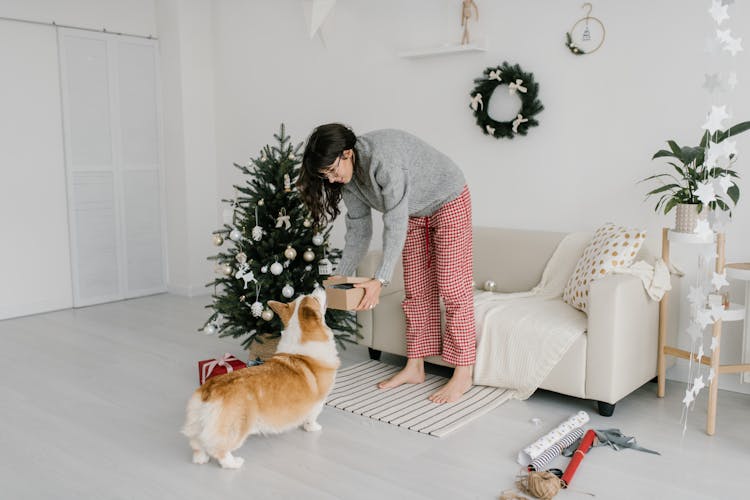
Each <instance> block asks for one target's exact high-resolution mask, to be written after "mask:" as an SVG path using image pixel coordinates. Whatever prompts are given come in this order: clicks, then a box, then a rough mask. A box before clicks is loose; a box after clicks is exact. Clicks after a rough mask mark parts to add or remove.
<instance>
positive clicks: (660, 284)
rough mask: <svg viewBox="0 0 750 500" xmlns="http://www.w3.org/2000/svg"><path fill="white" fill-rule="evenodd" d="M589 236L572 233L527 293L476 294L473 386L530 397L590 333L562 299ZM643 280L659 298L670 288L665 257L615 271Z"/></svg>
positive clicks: (580, 315)
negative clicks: (504, 389) (508, 391)
mask: <svg viewBox="0 0 750 500" xmlns="http://www.w3.org/2000/svg"><path fill="white" fill-rule="evenodd" d="M590 241H591V233H570V234H568V235H566V236H565V237H564V238H563V240H562V241H561V242H560V243H559V245H558V246H557V248H556V249H555V252H554V253H553V254H552V257H550V259H549V261H548V262H547V265H546V267H545V268H544V272H543V273H542V279H541V281H540V282H539V284H538V285H537V286H535V287H534V288H533V289H531V290H529V291H526V292H515V293H492V292H476V293H475V295H474V314H475V317H476V321H477V344H478V345H477V359H476V364H475V366H474V383H475V384H478V385H489V386H495V387H506V388H508V389H512V390H514V395H513V397H515V398H517V399H526V398H528V397H529V396H531V394H533V393H534V391H535V390H536V389H537V388H538V387H539V385H540V384H541V383H542V382H543V381H544V379H545V378H546V377H547V375H549V372H550V371H551V370H552V368H554V367H555V365H557V363H558V362H559V361H560V359H562V357H563V356H564V355H565V353H566V352H567V351H568V349H570V346H572V345H573V343H574V342H575V341H576V340H577V339H578V337H580V336H581V335H582V334H584V333H585V332H586V327H587V324H588V318H587V317H586V314H585V313H583V312H581V311H579V310H577V309H574V308H573V307H571V306H569V305H568V304H566V303H564V302H563V301H562V299H561V297H562V293H563V290H564V289H565V285H566V284H567V282H568V279H569V278H570V275H571V274H573V271H574V270H575V267H576V264H577V263H578V259H579V258H580V257H581V255H583V251H584V250H585V249H586V246H587V245H588V244H589V243H590ZM615 272H617V273H623V274H631V275H634V276H636V277H638V278H640V279H641V281H642V282H643V286H644V288H645V289H646V292H647V293H648V294H649V296H650V297H651V298H652V299H653V300H659V299H661V297H662V296H663V295H664V292H665V291H667V290H669V289H670V280H669V270H668V269H667V267H666V265H665V264H664V262H663V261H662V260H661V259H657V261H656V262H655V263H654V266H651V265H650V264H648V263H646V262H644V261H639V262H636V263H634V264H633V265H632V266H631V267H629V268H621V269H617V270H615Z"/></svg>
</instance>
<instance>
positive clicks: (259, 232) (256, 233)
mask: <svg viewBox="0 0 750 500" xmlns="http://www.w3.org/2000/svg"><path fill="white" fill-rule="evenodd" d="M250 234H251V235H252V237H253V239H254V240H255V241H260V239H261V238H262V237H263V228H262V227H260V226H255V227H254V228H253V230H252V231H251V232H250Z"/></svg>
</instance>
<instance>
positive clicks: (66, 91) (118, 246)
mask: <svg viewBox="0 0 750 500" xmlns="http://www.w3.org/2000/svg"><path fill="white" fill-rule="evenodd" d="M59 43H60V68H61V82H62V97H63V123H64V127H63V128H64V133H65V149H66V151H65V158H66V171H67V178H68V211H69V219H70V236H71V260H72V270H73V297H74V305H75V306H85V305H90V304H96V303H100V302H107V301H112V300H118V299H123V298H128V297H135V296H139V295H145V294H150V293H156V292H161V291H164V290H165V279H164V269H165V266H164V245H163V237H162V228H163V217H162V213H163V210H162V206H161V198H162V197H161V185H162V183H161V178H160V173H161V168H160V146H159V129H160V126H159V109H158V103H157V95H158V93H157V89H158V81H157V72H156V67H157V65H156V53H157V50H156V46H155V42H153V41H150V40H139V39H130V38H128V37H123V36H117V35H106V34H98V33H86V32H81V31H74V30H62V29H61V30H60V32H59Z"/></svg>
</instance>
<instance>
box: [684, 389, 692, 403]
mask: <svg viewBox="0 0 750 500" xmlns="http://www.w3.org/2000/svg"><path fill="white" fill-rule="evenodd" d="M694 399H695V397H694V396H693V391H692V390H690V389H685V397H684V398H682V402H683V403H684V404H685V406H690V403H692V402H693V400H694Z"/></svg>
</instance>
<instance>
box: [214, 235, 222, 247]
mask: <svg viewBox="0 0 750 500" xmlns="http://www.w3.org/2000/svg"><path fill="white" fill-rule="evenodd" d="M212 241H213V242H214V245H216V246H217V247H220V246H221V244H222V243H224V238H222V236H221V235H220V234H215V235H214V237H213V238H212Z"/></svg>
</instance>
